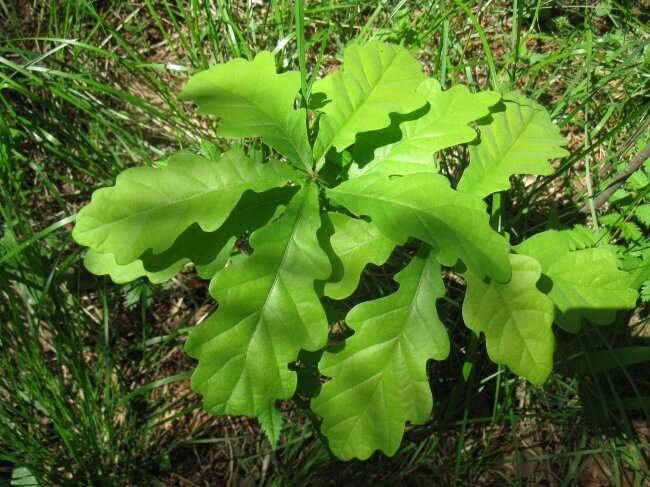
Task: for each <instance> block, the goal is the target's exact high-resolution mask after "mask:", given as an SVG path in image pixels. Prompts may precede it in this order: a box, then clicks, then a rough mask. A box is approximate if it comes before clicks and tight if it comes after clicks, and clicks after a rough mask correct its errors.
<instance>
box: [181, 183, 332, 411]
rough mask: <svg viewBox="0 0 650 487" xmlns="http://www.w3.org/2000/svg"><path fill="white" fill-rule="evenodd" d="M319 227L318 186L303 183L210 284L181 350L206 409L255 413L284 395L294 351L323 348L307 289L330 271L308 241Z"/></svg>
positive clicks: (290, 384) (323, 323)
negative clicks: (212, 304) (246, 252)
mask: <svg viewBox="0 0 650 487" xmlns="http://www.w3.org/2000/svg"><path fill="white" fill-rule="evenodd" d="M320 224H321V220H320V214H319V203H318V188H317V187H316V186H315V185H313V184H311V185H309V186H306V187H303V188H302V189H301V190H300V191H299V192H298V193H296V195H295V196H294V197H293V199H292V200H291V202H290V203H289V205H288V206H287V208H286V210H285V212H284V214H283V215H282V217H281V218H280V219H279V220H277V221H275V222H273V223H271V224H269V225H267V226H265V227H263V228H261V229H259V230H257V231H256V232H254V233H253V234H252V235H251V238H250V245H251V246H252V248H253V249H254V251H253V255H252V256H251V257H248V258H245V259H243V260H241V261H239V262H237V263H236V264H233V266H231V267H228V268H226V269H224V270H223V271H221V272H219V273H218V274H217V275H216V276H215V278H214V279H213V281H212V283H211V285H210V292H211V293H212V294H213V296H215V298H216V299H217V300H218V301H219V308H218V309H217V311H216V312H215V313H214V314H212V315H211V316H210V317H209V318H208V319H207V320H206V321H205V322H204V323H202V324H201V325H199V326H197V327H196V328H195V329H194V330H193V331H192V332H191V333H190V335H189V337H188V340H187V343H186V347H185V349H186V351H187V353H188V355H190V356H191V357H194V358H196V359H198V361H199V364H198V366H197V368H196V370H195V372H194V374H193V376H192V382H191V385H192V388H193V389H194V390H195V391H197V392H199V393H200V394H201V395H203V404H204V408H205V409H206V410H208V411H209V412H211V413H213V414H245V415H248V416H257V415H259V414H262V413H263V412H265V411H267V410H268V409H269V408H271V407H274V403H275V401H276V400H278V399H288V398H290V397H291V396H292V395H293V393H294V390H295V388H296V374H295V372H292V371H290V370H289V368H288V364H289V363H290V362H292V361H294V360H296V358H297V357H298V353H299V351H300V350H301V349H305V350H317V349H319V348H322V347H323V346H324V345H325V343H326V341H327V334H328V325H327V319H326V317H325V312H324V310H323V307H322V305H321V303H320V301H319V299H318V296H317V294H316V292H315V290H314V281H316V280H317V279H326V278H327V277H328V275H329V273H330V265H329V260H328V258H327V255H326V254H325V252H324V251H323V250H322V249H321V248H320V246H319V244H318V240H317V237H316V232H317V230H318V228H319V226H320Z"/></svg>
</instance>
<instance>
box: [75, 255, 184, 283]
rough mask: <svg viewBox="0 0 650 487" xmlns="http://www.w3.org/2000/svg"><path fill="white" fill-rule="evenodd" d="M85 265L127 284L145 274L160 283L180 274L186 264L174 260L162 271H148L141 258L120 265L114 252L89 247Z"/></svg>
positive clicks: (113, 279)
mask: <svg viewBox="0 0 650 487" xmlns="http://www.w3.org/2000/svg"><path fill="white" fill-rule="evenodd" d="M84 266H85V267H86V269H88V270H89V271H90V272H92V273H93V274H96V275H98V276H103V275H106V274H107V275H109V276H110V278H111V280H112V281H113V282H114V283H116V284H125V283H127V282H131V281H134V280H136V279H137V278H138V277H143V276H146V277H147V278H148V279H149V280H150V281H151V282H152V283H153V284H160V283H163V282H165V281H169V280H170V279H171V278H172V277H174V276H175V275H176V274H178V273H179V272H180V271H181V269H182V268H183V267H184V266H185V262H182V261H179V262H174V263H172V264H171V265H170V266H168V267H167V268H165V269H163V270H161V271H147V270H146V269H145V268H144V265H143V264H142V261H141V260H139V259H138V260H135V261H133V262H131V263H129V264H125V265H120V264H118V263H117V262H115V256H114V255H113V254H100V253H99V252H95V251H94V250H93V249H89V250H88V251H87V252H86V255H85V256H84Z"/></svg>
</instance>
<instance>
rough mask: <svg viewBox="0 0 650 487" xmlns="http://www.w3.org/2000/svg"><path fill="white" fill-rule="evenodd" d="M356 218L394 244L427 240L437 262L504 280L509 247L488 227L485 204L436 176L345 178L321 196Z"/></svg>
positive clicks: (508, 270)
mask: <svg viewBox="0 0 650 487" xmlns="http://www.w3.org/2000/svg"><path fill="white" fill-rule="evenodd" d="M327 194H328V196H329V197H330V198H331V199H332V201H334V202H335V203H337V204H340V205H343V206H345V207H346V208H347V209H348V210H350V211H351V212H353V213H354V214H356V215H367V216H369V217H370V218H372V222H373V224H374V225H377V228H379V230H380V231H381V232H382V233H383V234H384V235H386V236H387V237H389V238H390V239H392V240H393V241H394V242H396V243H398V244H402V243H404V242H405V241H406V239H407V238H408V237H415V238H418V239H420V240H422V241H424V242H427V243H428V244H430V245H431V246H432V247H433V248H434V253H435V255H436V258H437V259H438V261H439V262H440V263H442V264H444V265H448V266H453V265H455V264H456V262H457V261H458V260H459V259H460V260H461V261H462V262H463V263H464V264H465V265H466V266H467V267H468V268H470V269H471V270H472V271H473V272H475V273H476V274H478V275H479V276H481V277H484V276H490V277H492V278H493V279H495V280H497V281H500V282H505V281H508V280H509V279H510V261H509V260H508V252H509V248H510V247H509V245H508V243H507V242H506V240H505V239H504V238H503V237H502V236H500V235H499V234H498V233H496V232H495V231H494V230H492V228H491V227H490V225H489V217H488V214H487V212H486V211H485V203H483V202H482V201H481V200H479V199H478V198H476V197H474V196H472V195H467V194H463V193H459V192H458V191H454V190H453V189H451V188H450V187H449V182H448V181H447V179H446V178H444V177H443V176H441V175H439V174H431V173H421V174H408V175H406V176H402V177H396V178H393V179H387V178H383V177H376V176H373V175H372V174H369V175H366V176H362V177H358V178H354V179H351V180H349V181H346V182H344V183H343V184H341V185H339V186H337V187H336V188H333V189H331V190H329V191H328V192H327Z"/></svg>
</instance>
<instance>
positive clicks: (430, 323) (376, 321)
mask: <svg viewBox="0 0 650 487" xmlns="http://www.w3.org/2000/svg"><path fill="white" fill-rule="evenodd" d="M396 281H398V282H399V283H400V287H399V289H398V291H397V292H395V293H394V294H391V295H389V296H386V297H384V298H380V299H377V300H374V301H369V302H365V303H361V304H358V305H357V306H355V307H354V308H352V310H351V311H350V312H349V313H348V316H347V318H346V322H347V324H348V325H349V326H350V327H351V328H353V329H354V335H353V336H352V337H350V338H348V339H347V340H346V343H345V347H344V348H343V349H342V350H341V351H339V352H335V353H332V352H325V354H324V355H323V358H322V359H321V362H320V365H319V369H320V371H321V372H322V373H323V374H324V375H326V376H328V377H331V380H330V381H329V382H326V383H325V384H324V385H323V388H322V390H321V393H320V395H318V396H317V397H316V398H314V399H313V400H312V402H311V406H312V409H313V410H314V412H316V413H317V414H319V415H321V416H323V418H324V419H323V423H322V426H321V431H322V432H323V434H325V435H326V436H327V437H328V439H329V446H330V448H331V449H332V451H333V452H334V453H335V454H336V456H338V457H339V458H341V459H343V460H348V459H350V458H353V457H357V458H360V459H366V458H368V457H369V456H370V455H371V454H372V453H373V452H374V451H375V450H377V449H380V450H382V451H383V452H384V453H385V454H386V455H392V454H394V453H395V452H396V451H397V448H398V447H399V445H400V442H401V439H402V435H403V433H404V424H405V423H406V422H407V421H411V422H413V423H416V424H421V423H424V422H425V421H426V420H427V419H428V418H429V416H430V415H431V409H432V406H433V401H432V398H431V388H430V386H429V381H428V378H427V367H426V365H427V361H428V360H429V359H436V360H444V359H445V358H446V357H447V355H448V354H449V338H448V336H447V332H446V330H445V327H444V325H443V324H442V323H441V322H440V320H439V318H438V315H437V312H436V305H435V303H436V300H437V299H438V298H440V297H442V296H443V295H444V293H445V288H444V284H443V282H442V279H441V274H440V265H439V264H438V263H437V262H436V261H435V259H434V258H433V257H431V256H428V257H427V253H424V255H417V256H415V257H414V258H413V260H412V261H411V263H410V264H409V265H408V266H407V267H406V268H405V269H404V270H402V271H401V272H400V273H399V274H398V275H397V276H396Z"/></svg>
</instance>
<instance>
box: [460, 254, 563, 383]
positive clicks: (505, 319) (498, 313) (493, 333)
mask: <svg viewBox="0 0 650 487" xmlns="http://www.w3.org/2000/svg"><path fill="white" fill-rule="evenodd" d="M510 263H511V264H512V279H511V280H510V281H509V282H507V283H503V284H502V283H498V282H494V281H491V282H485V281H482V280H481V279H479V278H478V277H476V276H475V275H473V274H472V273H471V272H468V273H466V274H465V279H466V280H467V292H466V294H465V300H464V302H463V319H464V320H465V324H466V325H467V327H468V328H470V329H471V330H473V331H475V332H476V333H480V332H483V333H485V341H486V345H487V352H488V355H489V357H490V360H492V361H493V362H495V363H497V364H504V365H507V366H508V367H509V368H510V370H512V371H513V372H514V373H515V374H519V375H523V376H524V377H526V379H528V380H529V381H530V382H532V383H533V384H543V383H544V381H546V378H547V377H548V375H549V374H550V373H551V370H552V369H553V351H554V348H555V337H554V336H553V332H552V330H551V326H552V324H553V310H554V308H553V302H552V301H551V300H550V299H549V297H548V296H546V295H545V294H544V293H543V292H541V291H539V290H538V289H537V287H536V284H537V281H538V280H539V278H540V276H541V273H542V272H541V266H540V265H539V263H538V262H537V261H536V260H535V259H533V258H532V257H527V256H525V255H513V254H511V255H510Z"/></svg>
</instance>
